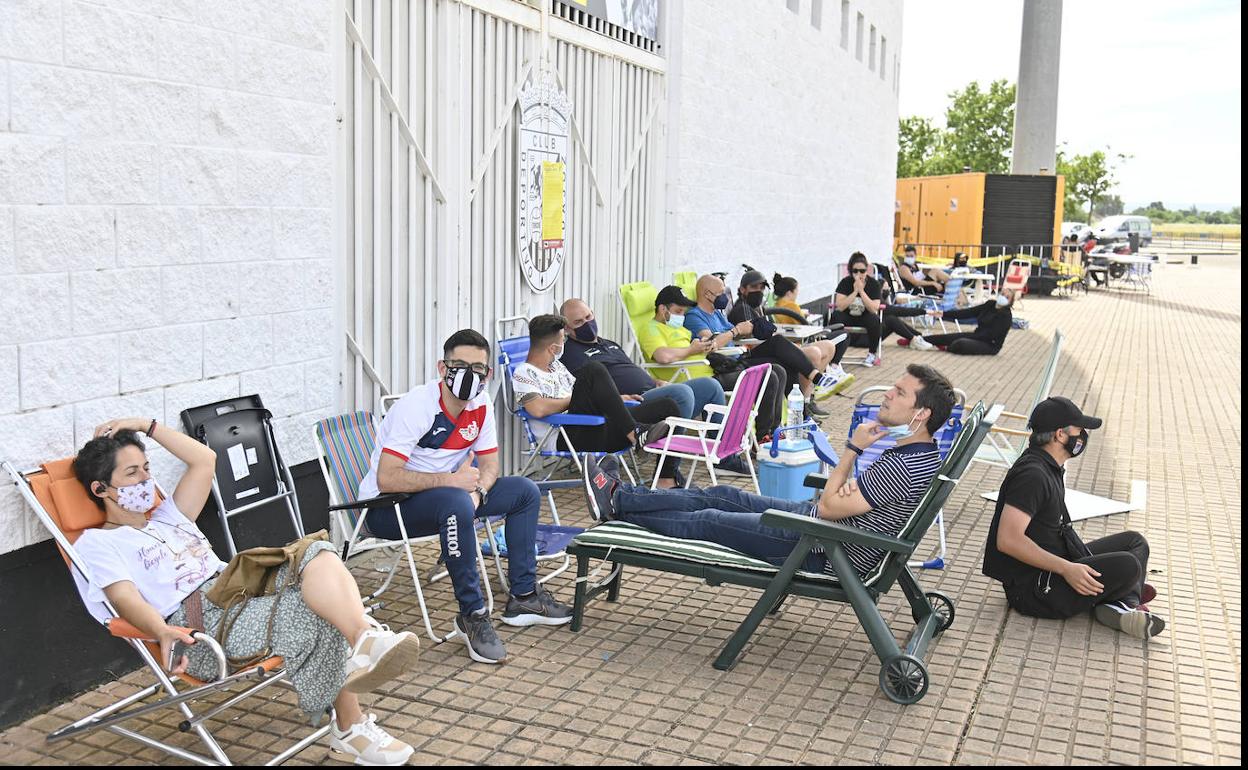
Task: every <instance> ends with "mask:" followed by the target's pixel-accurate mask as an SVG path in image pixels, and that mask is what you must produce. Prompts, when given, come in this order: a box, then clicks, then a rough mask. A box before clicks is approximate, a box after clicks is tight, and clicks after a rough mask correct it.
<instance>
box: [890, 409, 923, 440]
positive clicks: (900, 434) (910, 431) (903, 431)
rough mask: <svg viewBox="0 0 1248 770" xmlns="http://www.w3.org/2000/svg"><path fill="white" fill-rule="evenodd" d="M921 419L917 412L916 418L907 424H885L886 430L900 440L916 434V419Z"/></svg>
mask: <svg viewBox="0 0 1248 770" xmlns="http://www.w3.org/2000/svg"><path fill="white" fill-rule="evenodd" d="M917 419H919V415H918V413H915V415H914V419H913V420H911V421H910V422H908V423H906V424H905V425H885V426H884V430H885V431H887V432H888V435H889V437H890V438H892V439H894V440H897V441H900V440H901V439H903V438H910V437H911V436H913V435H914V428H913V427H911V426H913V425H914V420H917Z"/></svg>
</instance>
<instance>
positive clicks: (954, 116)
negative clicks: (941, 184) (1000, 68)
mask: <svg viewBox="0 0 1248 770" xmlns="http://www.w3.org/2000/svg"><path fill="white" fill-rule="evenodd" d="M1016 90H1017V89H1016V88H1015V87H1014V85H1013V84H1011V83H1009V82H1008V81H1005V80H994V81H993V82H992V83H991V84H989V86H988V90H987V91H981V90H980V88H979V83H971V84H969V85H968V86H967V87H966V88H963V89H962V90H961V91H954V92H953V93H951V94H949V98H950V99H951V100H952V103H951V104H950V105H949V109H948V110H946V111H945V125H946V127H947V128H946V131H945V136H944V141H943V142H942V143H941V153H940V155H941V159H942V161H943V165H944V167H945V169H946V171H945V173H948V174H956V173H957V172H959V171H961V170H962V168H963V167H965V166H970V167H971V170H972V171H982V172H985V173H989V174H1006V173H1009V171H1010V155H1011V152H1012V149H1013V143H1014V101H1015V95H1016Z"/></svg>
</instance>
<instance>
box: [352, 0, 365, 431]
mask: <svg viewBox="0 0 1248 770" xmlns="http://www.w3.org/2000/svg"><path fill="white" fill-rule="evenodd" d="M360 4H361V0H354V3H353V5H352V8H353V13H352V19H351V23H355V20H356V19H358V18H359V17H360ZM351 48H352V52H353V64H352V68H353V75H354V81H353V82H354V86H353V88H352V94H351V112H352V116H351V117H352V121H351V124H352V137H351V138H352V149H353V155H352V158H351V173H352V177H353V187H352V213H351V221H352V232H353V235H354V249H353V253H352V259H351V263H352V264H351V267H352V277H353V285H352V287H351V288H352V305H353V307H352V311H353V313H352V324H351V332H352V336H353V337H354V338H355V339H357V340H358V339H360V338H361V336H362V335H363V331H364V288H363V287H364V220H363V217H362V212H361V208H362V207H363V201H364V169H363V163H364V162H363V156H364V110H363V108H362V105H361V103H360V102H361V96H360V94H361V93H362V92H363V90H364V64H363V57H362V54H361V52H360V45H359V44H358V43H352V46H351ZM351 355H352V359H353V361H354V363H355V366H354V370H355V372H354V376H353V378H352V383H351V384H352V386H353V387H352V390H353V394H352V399H351V402H352V403H351V406H352V407H353V408H357V409H358V408H359V407H360V406H362V405H363V403H364V387H363V383H364V362H363V361H361V360H360V356H359V355H357V354H351Z"/></svg>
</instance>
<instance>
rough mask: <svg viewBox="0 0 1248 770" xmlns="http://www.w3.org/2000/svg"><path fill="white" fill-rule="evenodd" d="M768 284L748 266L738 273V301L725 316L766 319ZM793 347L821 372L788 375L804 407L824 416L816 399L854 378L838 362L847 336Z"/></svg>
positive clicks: (738, 319)
mask: <svg viewBox="0 0 1248 770" xmlns="http://www.w3.org/2000/svg"><path fill="white" fill-rule="evenodd" d="M781 277H783V276H781ZM794 283H795V284H796V281H794ZM769 287H770V284H769V283H767V279H766V278H764V277H763V274H762V273H760V272H759V271H757V270H747V271H746V272H745V273H744V274H743V275H742V276H741V285H740V286H739V287H738V288H737V301H736V302H735V303H733V306H732V307H731V308H730V309H729V310H728V320H729V321H731V322H732V323H741V322H743V321H746V322H750V321H762V322H764V323H768V322H769V319H768V317H767V313H766V312H765V311H764V310H763V295H764V290H765V289H767V288H769ZM786 320H787V319H786ZM794 347H796V348H797V349H798V350H800V351H801V352H802V355H804V356H806V360H807V361H808V362H809V364H808V366H813V367H815V370H816V371H817V372H821V374H819V375H816V376H814V377H812V376H810V375H807V374H806V370H804V369H796V370H794V371H791V372H790V376H792V375H794V374H796V375H798V377H799V379H798V383H799V384H800V385H801V388H802V394H803V395H805V396H806V409H807V410H808V411H809V412H810V413H811V414H814V415H816V416H818V417H826V416H827V415H828V411H827V410H825V409H824V408H823V407H821V406H819V404H818V403H817V400H818V399H823V398H827V397H828V396H832V395H835V394H837V393H840V392H841V391H842V390H844V389H845V388H846V387H847V386H848V385H849V383H850V381H851V380H853V379H854V378H853V376H852V375H850V374H848V373H847V372H846V371H845V370H844V369H842V368H841V363H840V362H841V358H843V357H844V355H845V351H846V350H847V349H848V348H849V338H848V337H845V338H844V339H842V340H841V342H840V343H839V344H838V343H835V342H832V341H831V340H816V341H814V342H809V343H806V344H804V345H797V344H796V343H794ZM802 375H805V376H802Z"/></svg>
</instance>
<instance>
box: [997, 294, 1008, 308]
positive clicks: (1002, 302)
mask: <svg viewBox="0 0 1248 770" xmlns="http://www.w3.org/2000/svg"><path fill="white" fill-rule="evenodd" d="M1009 304H1010V298H1009V297H1007V296H1005V295H1004V294H998V295H997V307H1006V306H1007V305H1009Z"/></svg>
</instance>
